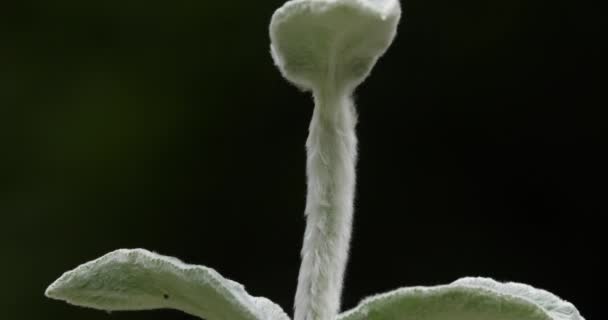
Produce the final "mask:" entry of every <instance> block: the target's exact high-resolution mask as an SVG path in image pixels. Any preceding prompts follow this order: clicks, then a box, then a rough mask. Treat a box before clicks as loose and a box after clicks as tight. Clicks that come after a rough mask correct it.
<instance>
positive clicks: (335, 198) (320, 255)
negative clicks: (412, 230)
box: [294, 87, 357, 320]
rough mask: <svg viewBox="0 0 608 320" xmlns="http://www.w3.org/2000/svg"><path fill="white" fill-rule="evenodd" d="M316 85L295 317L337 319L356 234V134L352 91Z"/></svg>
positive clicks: (323, 319)
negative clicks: (354, 224) (354, 231)
mask: <svg viewBox="0 0 608 320" xmlns="http://www.w3.org/2000/svg"><path fill="white" fill-rule="evenodd" d="M340 91H341V90H334V89H332V88H331V87H330V88H323V89H320V90H315V92H314V99H315V109H314V112H313V116H312V120H311V123H310V128H309V136H308V140H307V142H306V149H307V177H308V194H307V201H306V209H305V213H306V217H307V221H306V232H305V234H304V244H303V247H302V252H301V255H302V265H301V267H300V274H299V277H298V288H297V291H296V301H295V317H294V318H295V320H334V319H335V317H336V315H337V314H338V311H339V308H340V296H341V292H342V280H343V276H344V270H345V267H346V262H347V259H348V247H349V242H350V237H351V228H352V216H353V200H354V193H355V164H356V159H357V138H356V135H355V126H356V122H357V120H356V118H357V116H356V111H355V109H354V105H353V102H352V98H351V95H350V92H345V93H343V92H340Z"/></svg>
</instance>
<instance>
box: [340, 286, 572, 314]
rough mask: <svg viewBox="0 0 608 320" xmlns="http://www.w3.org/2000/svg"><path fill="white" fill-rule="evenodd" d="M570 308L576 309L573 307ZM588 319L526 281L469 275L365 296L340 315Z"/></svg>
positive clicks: (567, 304)
mask: <svg viewBox="0 0 608 320" xmlns="http://www.w3.org/2000/svg"><path fill="white" fill-rule="evenodd" d="M570 308H571V309H570ZM402 319H416V320H584V319H583V318H582V317H580V315H579V314H578V311H576V309H574V307H573V306H572V305H570V304H569V303H566V302H563V301H561V300H560V299H559V298H557V297H555V296H554V295H552V294H550V293H548V292H546V291H543V290H539V289H534V288H532V287H530V286H527V285H521V284H513V283H507V284H502V283H498V282H496V281H493V280H490V279H479V278H464V279H461V280H458V281H456V282H454V283H452V284H449V285H443V286H435V287H412V288H401V289H397V290H394V291H391V292H388V293H384V294H380V295H376V296H372V297H369V298H366V299H365V300H363V301H362V302H361V303H360V304H359V305H358V306H357V307H356V308H354V309H352V310H350V311H347V312H345V313H342V314H341V315H340V316H339V317H338V320H402Z"/></svg>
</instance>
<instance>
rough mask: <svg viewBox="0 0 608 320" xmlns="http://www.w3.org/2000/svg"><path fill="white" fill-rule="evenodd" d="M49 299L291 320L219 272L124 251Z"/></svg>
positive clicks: (220, 318) (61, 284) (76, 273)
mask: <svg viewBox="0 0 608 320" xmlns="http://www.w3.org/2000/svg"><path fill="white" fill-rule="evenodd" d="M46 295H47V296H48V297H50V298H54V299H59V300H65V301H66V302H68V303H71V304H74V305H78V306H83V307H90V308H94V309H100V310H108V311H114V310H146V309H162V308H170V309H177V310H181V311H184V312H186V313H189V314H192V315H195V316H198V317H201V318H205V319H208V320H288V319H289V318H288V317H287V315H286V314H285V313H284V312H283V311H282V310H281V308H280V307H279V306H278V305H276V304H274V303H273V302H271V301H270V300H268V299H266V298H262V297H253V296H250V295H249V294H248V293H247V292H246V291H245V289H244V287H243V286H242V285H240V284H238V283H236V282H234V281H231V280H228V279H225V278H224V277H222V276H221V275H220V274H219V273H217V272H216V271H215V270H213V269H210V268H207V267H202V266H194V265H188V264H184V263H183V262H181V261H179V260H178V259H175V258H172V257H167V256H161V255H158V254H155V253H152V252H149V251H146V250H143V249H133V250H127V249H121V250H117V251H114V252H111V253H108V254H106V255H105V256H103V257H101V258H99V259H96V260H93V261H91V262H88V263H85V264H83V265H81V266H79V267H77V268H76V269H74V270H72V271H68V272H66V273H65V274H63V275H62V276H61V277H60V278H59V279H57V280H56V281H55V282H54V283H53V284H51V285H50V286H49V287H48V289H47V291H46Z"/></svg>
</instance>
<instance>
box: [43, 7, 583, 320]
mask: <svg viewBox="0 0 608 320" xmlns="http://www.w3.org/2000/svg"><path fill="white" fill-rule="evenodd" d="M400 15H401V9H400V5H399V2H398V0H295V1H289V2H287V3H286V4H285V5H284V6H283V7H281V8H280V9H279V10H277V11H276V12H275V14H274V15H273V17H272V22H271V25H270V37H271V42H272V45H271V51H272V56H273V58H274V61H275V63H276V65H277V66H278V67H279V69H280V70H281V72H282V74H283V76H284V77H285V78H287V79H288V80H289V81H291V82H293V83H294V84H296V85H297V86H299V87H301V88H303V89H305V90H321V89H322V88H331V89H332V90H337V91H352V90H354V89H355V87H356V86H357V85H358V84H360V83H361V82H362V81H363V80H364V79H365V77H367V75H368V74H369V72H370V70H371V68H372V67H373V65H374V64H375V62H376V60H377V59H378V58H379V57H380V56H381V55H382V54H383V53H384V51H386V49H387V48H388V46H389V45H390V43H391V42H392V40H393V38H394V36H395V32H396V27H397V24H398V21H399V18H400ZM46 295H47V296H49V297H51V298H55V299H60V300H65V301H67V302H68V303H71V304H74V305H78V306H84V307H91V308H95V309H101V310H108V311H116V310H146V309H161V308H171V309H177V310H181V311H184V312H186V313H188V314H192V315H195V316H198V317H200V318H204V319H208V320H289V316H288V315H287V314H286V313H285V312H284V311H283V310H282V309H281V307H279V306H278V305H277V304H275V303H273V302H272V301H270V300H268V299H266V298H263V297H255V296H251V295H250V294H248V293H247V292H246V291H245V289H244V287H243V286H242V285H240V284H238V283H236V282H234V281H231V280H229V279H226V278H224V277H222V276H221V275H220V274H219V273H217V272H216V271H215V270H213V269H211V268H207V267H203V266H195V265H188V264H185V263H182V262H181V261H179V260H177V259H175V258H172V257H166V256H161V255H158V254H155V253H152V252H149V251H146V250H143V249H135V250H126V249H121V250H117V251H114V252H111V253H109V254H107V255H105V256H103V257H101V258H99V259H97V260H94V261H91V262H88V263H85V264H83V265H81V266H79V267H77V268H76V269H74V270H72V271H69V272H66V273H65V274H64V275H63V276H61V277H60V278H59V279H58V280H57V281H55V282H54V283H53V284H52V285H51V286H49V288H48V289H47V291H46ZM337 318H338V319H337V320H584V319H583V317H582V316H581V315H580V314H579V312H578V311H577V309H576V308H575V307H574V306H573V305H572V304H570V303H568V302H566V301H563V300H561V299H560V298H558V297H556V296H555V295H553V294H551V293H549V292H547V291H544V290H539V289H536V288H533V287H531V286H528V285H525V284H518V283H499V282H496V281H494V280H491V279H487V278H463V279H460V280H457V281H455V282H453V283H451V284H448V285H440V286H433V287H408V288H401V289H397V290H394V291H391V292H388V293H384V294H379V295H376V296H372V297H369V298H366V299H364V300H363V301H362V302H361V303H360V304H359V305H358V306H357V307H355V308H354V309H352V310H350V311H347V312H344V313H342V314H339V315H338V316H337ZM307 320H327V319H307Z"/></svg>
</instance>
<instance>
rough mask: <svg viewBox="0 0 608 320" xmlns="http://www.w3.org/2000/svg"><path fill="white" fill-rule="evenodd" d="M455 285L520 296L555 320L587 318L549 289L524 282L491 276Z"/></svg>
mask: <svg viewBox="0 0 608 320" xmlns="http://www.w3.org/2000/svg"><path fill="white" fill-rule="evenodd" d="M453 284H455V285H463V286H470V287H479V288H486V289H490V290H493V291H496V292H499V293H501V294H506V295H510V296H515V297H520V298H523V299H526V300H529V301H532V302H534V303H536V304H538V305H539V306H540V307H542V308H543V310H545V311H546V312H547V313H548V314H549V315H550V316H551V318H552V319H554V320H585V319H584V318H583V317H582V316H581V315H580V313H579V312H578V310H577V309H576V307H574V305H573V304H571V303H570V302H568V301H564V300H562V299H560V298H559V297H557V296H556V295H554V294H552V293H551V292H549V291H545V290H542V289H536V288H534V287H532V286H529V285H527V284H522V283H515V282H508V283H500V282H497V281H495V280H493V279H490V278H462V279H459V280H457V281H455V282H454V283H453Z"/></svg>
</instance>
